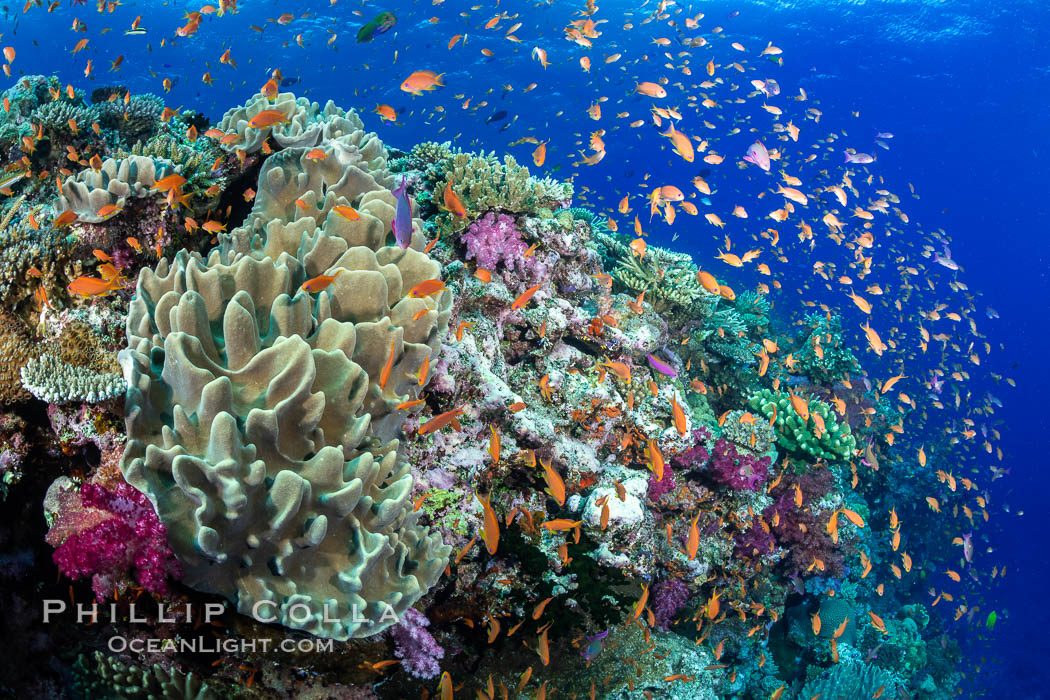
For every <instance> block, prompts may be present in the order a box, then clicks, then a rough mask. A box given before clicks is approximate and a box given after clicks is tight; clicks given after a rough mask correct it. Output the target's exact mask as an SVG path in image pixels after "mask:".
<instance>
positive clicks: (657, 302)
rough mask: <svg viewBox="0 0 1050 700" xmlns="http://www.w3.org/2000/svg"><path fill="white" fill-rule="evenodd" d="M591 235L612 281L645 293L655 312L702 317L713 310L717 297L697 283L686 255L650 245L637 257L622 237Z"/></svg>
mask: <svg viewBox="0 0 1050 700" xmlns="http://www.w3.org/2000/svg"><path fill="white" fill-rule="evenodd" d="M593 235H594V240H595V241H596V242H597V243H598V245H599V250H604V253H603V257H604V258H605V259H606V260H607V264H606V266H605V267H606V269H607V270H610V273H611V274H612V277H613V279H614V280H616V281H617V282H618V283H619V284H620V285H622V286H623V287H624V288H625V289H627V290H629V291H630V292H633V293H635V294H639V293H641V292H645V300H646V301H648V302H649V303H650V304H652V306H653V309H654V310H655V311H656V312H657V313H664V312H672V313H673V314H674V315H676V316H680V317H682V318H706V317H707V316H710V315H711V313H712V312H713V311H714V308H715V305H716V304H717V303H718V299H719V297H717V296H716V295H714V294H711V293H709V292H708V291H707V290H705V289H704V288H703V287H701V286H700V283H699V282H697V280H696V271H697V267H696V265H694V264H693V259H692V257H690V256H689V254H688V253H676V252H674V251H671V250H667V249H665V248H660V247H658V246H652V245H651V246H648V247H647V248H646V252H645V255H644V256H643V257H642V258H639V257H638V256H637V255H635V254H634V253H633V252H632V251H631V249H630V247H629V241H628V240H627V238H626V237H624V236H620V235H617V234H611V233H605V232H603V231H601V230H595V231H594V233H593Z"/></svg>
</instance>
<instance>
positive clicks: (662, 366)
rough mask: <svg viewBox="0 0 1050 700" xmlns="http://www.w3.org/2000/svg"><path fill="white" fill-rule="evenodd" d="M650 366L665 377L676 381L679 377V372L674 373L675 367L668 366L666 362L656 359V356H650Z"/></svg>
mask: <svg viewBox="0 0 1050 700" xmlns="http://www.w3.org/2000/svg"><path fill="white" fill-rule="evenodd" d="M649 366H650V367H652V368H653V369H655V370H656V371H657V372H659V373H660V374H662V375H664V376H665V377H670V378H671V379H674V378H675V377H677V376H678V372H675V371H674V367H672V366H671V365H669V364H667V363H666V362H663V361H661V360H660V358H658V357H656V356H655V355H650V356H649Z"/></svg>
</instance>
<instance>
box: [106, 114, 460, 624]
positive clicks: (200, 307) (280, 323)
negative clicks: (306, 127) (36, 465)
mask: <svg viewBox="0 0 1050 700" xmlns="http://www.w3.org/2000/svg"><path fill="white" fill-rule="evenodd" d="M314 116H315V118H317V119H318V120H319V121H325V120H328V121H332V122H338V123H337V124H336V125H335V126H337V127H338V128H335V126H332V127H329V126H326V125H322V126H319V127H318V128H317V133H318V134H319V143H310V144H309V145H306V146H296V147H291V148H286V149H285V150H283V151H281V152H279V153H277V154H275V155H273V156H271V157H270V158H269V159H267V160H266V161H265V162H264V164H263V166H262V168H261V171H260V173H259V182H258V186H257V188H256V189H257V196H256V199H255V202H254V205H253V209H252V211H251V213H250V214H249V215H248V217H247V219H246V221H245V222H244V225H243V226H241V227H239V228H236V229H234V230H232V231H230V233H229V234H221V235H220V237H219V238H220V240H219V244H218V246H217V247H216V248H215V249H213V250H212V251H211V252H210V253H209V255H208V256H207V258H204V257H202V256H201V255H199V254H197V253H192V254H191V253H188V252H186V251H180V252H179V253H178V254H177V255H176V256H175V259H174V260H173V261H171V262H170V263H169V262H168V261H167V260H162V261H161V262H160V263H159V264H158V265H157V267H156V268H155V269H152V270H151V269H145V270H143V271H142V273H141V274H140V276H139V280H138V287H137V290H136V294H135V297H134V299H133V301H132V304H131V309H130V312H129V315H128V325H127V332H128V342H129V351H130V352H129V362H128V365H129V366H128V367H127V368H126V371H127V375H128V378H129V389H128V395H127V429H128V445H127V449H126V451H125V454H124V458H123V461H122V464H121V469H122V471H123V473H124V475H125V478H126V479H127V480H128V482H129V483H131V484H132V485H134V486H135V487H136V488H138V489H140V490H141V491H143V492H144V493H146V494H147V495H148V496H149V498H150V500H151V501H152V502H153V503H154V505H155V506H156V508H157V511H158V513H159V515H160V518H161V520H162V521H163V522H164V524H165V525H166V526H167V529H168V534H169V538H170V540H171V546H172V549H173V551H174V552H175V554H176V555H177V556H178V558H179V560H180V561H181V562H182V565H183V569H184V578H183V580H184V582H185V583H186V584H187V585H189V586H191V587H193V588H196V589H198V590H202V591H207V592H211V593H217V594H220V595H223V596H225V597H227V598H228V599H230V600H231V601H232V602H234V603H235V604H236V606H237V609H238V611H240V612H241V613H244V614H250V615H254V616H255V617H256V618H258V619H263V620H266V621H270V620H272V621H275V622H280V623H281V624H283V625H286V626H288V627H293V628H295V629H301V630H305V631H308V632H311V633H313V634H316V635H320V636H324V637H331V638H335V639H348V638H352V637H365V636H369V635H372V634H375V633H377V632H379V631H381V630H382V629H384V628H386V627H387V626H389V625H390V624H392V623H393V622H395V621H396V620H395V616H397V617H400V615H401V614H402V613H404V611H405V610H406V609H407V608H408V607H409V606H411V605H412V604H413V603H415V602H416V601H417V600H418V599H419V598H420V597H421V596H422V595H424V594H425V593H426V591H427V590H428V589H429V588H430V587H431V586H433V585H434V583H435V582H436V581H437V579H438V577H439V576H440V575H441V572H442V571H443V570H444V567H445V564H446V560H447V558H448V553H449V547H447V546H446V545H444V544H443V543H442V541H441V538H440V535H439V534H437V533H431V532H429V530H428V529H427V528H424V527H421V526H419V525H418V524H417V523H416V514H415V513H414V512H413V510H412V507H411V501H410V495H411V490H412V484H413V480H412V476H411V474H410V472H409V465H408V464H407V462H406V461H405V460H403V459H402V458H401V456H400V453H399V450H398V445H399V437H400V432H401V422H402V417H403V415H404V413H403V412H402V411H397V410H396V408H395V407H396V406H397V405H398V404H400V403H402V402H404V401H409V400H413V399H415V398H417V396H418V394H419V392H420V390H421V387H420V385H419V382H418V381H417V379H416V377H415V376H413V375H414V374H415V373H416V371H417V370H418V368H419V366H420V365H421V364H422V362H423V361H424V360H425V359H430V360H431V361H434V360H436V354H437V352H438V350H439V349H440V346H441V341H442V339H443V338H444V336H445V334H446V332H447V329H448V319H449V314H450V310H451V305H452V299H451V294H450V293H449V292H448V291H442V292H441V293H439V294H434V295H431V296H427V297H421V298H413V297H410V296H409V295H408V291H409V290H410V289H411V288H412V287H414V286H415V285H416V284H418V283H420V282H422V281H424V280H428V279H438V278H440V276H441V266H440V265H439V264H438V263H437V262H436V261H434V260H432V259H431V258H430V257H429V256H428V255H426V254H425V253H423V252H422V237H421V235H420V234H419V230H420V222H419V221H418V220H417V221H414V222H413V229H414V231H413V239H412V243H411V245H410V246H409V248H408V249H407V250H401V248H399V247H397V246H396V245H394V244H393V242H391V245H387V236H386V233H387V231H389V226H390V219H391V218H392V217H393V212H394V204H395V202H394V198H393V196H392V195H391V194H390V191H389V183H390V182H391V180H392V178H391V177H390V175H389V173H388V171H387V169H386V156H385V153H386V151H385V149H384V148H383V146H382V143H380V142H379V140H378V139H377V138H376V137H375V135H374V134H371V133H366V132H364V131H363V129H362V126H361V122H360V120H358V119H357V116H356V115H355V114H354V113H352V112H351V113H349V114H344V113H342V111H341V110H333V109H332V108H331V107H329V108H326V110H325V111H324V112H323V113H320V114H319V115H314ZM336 133H337V134H339V136H337V137H334V138H329V137H328V135H331V134H336ZM314 146H316V147H318V148H321V149H324V150H325V152H326V154H327V156H326V157H325V158H324V159H318V158H316V157H307V155H308V153H311V152H313V151H314V150H315V149H314ZM314 155H315V156H316V153H315V154H314ZM297 200H298V201H301V202H305V203H307V204H308V206H306V207H303V206H301V205H297V203H296V202H297ZM337 206H352V207H354V208H355V209H356V210H357V211H358V212H359V213H360V219H359V220H355V221H348V220H346V219H345V218H344V217H341V216H339V215H338V213H336V212H334V211H333V209H334V208H335V207H337ZM340 268H342V269H343V270H344V272H343V273H342V274H339V275H338V276H337V277H336V279H335V280H334V281H333V282H332V283H331V284H330V285H329V286H328V287H327V288H325V289H323V290H321V291H320V292H318V293H316V294H310V293H308V292H307V291H304V290H301V289H300V287H301V286H302V284H303V282H305V281H306V280H308V279H311V278H313V277H316V276H317V275H322V274H329V275H330V274H333V273H334V272H335V271H336V270H338V269H340ZM391 347H393V348H394V353H395V356H394V361H393V365H392V369H391V372H390V377H389V379H388V381H387V382H386V383H385V386H384V387H380V386H379V374H380V371H381V369H382V367H383V366H384V365H385V364H386V362H387V359H388V358H389V356H390V352H391V350H390V349H391ZM387 606H389V608H388V607H387ZM391 609H392V611H393V615H391V614H390V610H391ZM384 613H385V614H384Z"/></svg>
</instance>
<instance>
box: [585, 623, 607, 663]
mask: <svg viewBox="0 0 1050 700" xmlns="http://www.w3.org/2000/svg"><path fill="white" fill-rule="evenodd" d="M607 636H609V630H605V631H604V632H599V633H598V634H596V635H594V636H593V637H587V644H585V645H584V647H583V649H581V650H580V656H582V657H583V659H584V661H593V660H594V659H595V658H597V657H598V654H600V653H602V649H603V648H605V641H604V640H605V638H606V637H607Z"/></svg>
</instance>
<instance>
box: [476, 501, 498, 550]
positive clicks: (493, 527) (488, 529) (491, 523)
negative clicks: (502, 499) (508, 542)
mask: <svg viewBox="0 0 1050 700" xmlns="http://www.w3.org/2000/svg"><path fill="white" fill-rule="evenodd" d="M474 497H475V498H476V499H478V500H479V501H480V502H481V508H482V511H483V514H482V524H481V535H482V537H483V538H484V540H485V548H486V549H487V550H488V551H489V554H495V553H496V548H497V547H498V546H499V518H497V517H496V512H495V511H493V510H492V494H489V495H488V496H486V497H485V498H482V497H481V496H479V495H478V492H477V491H475V492H474Z"/></svg>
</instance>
